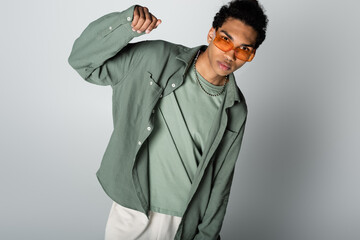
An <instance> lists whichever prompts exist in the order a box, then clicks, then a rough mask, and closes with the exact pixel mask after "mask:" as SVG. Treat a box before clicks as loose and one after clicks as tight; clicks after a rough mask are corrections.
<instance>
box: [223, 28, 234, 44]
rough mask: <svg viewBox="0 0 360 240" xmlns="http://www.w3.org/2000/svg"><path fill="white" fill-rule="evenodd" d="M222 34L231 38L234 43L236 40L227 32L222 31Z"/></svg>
mask: <svg viewBox="0 0 360 240" xmlns="http://www.w3.org/2000/svg"><path fill="white" fill-rule="evenodd" d="M220 32H222V33H224V34H225V35H226V36H227V37H228V38H230V39H231V40H232V41H234V38H233V37H232V36H231V35H230V34H229V33H228V32H227V31H225V30H220Z"/></svg>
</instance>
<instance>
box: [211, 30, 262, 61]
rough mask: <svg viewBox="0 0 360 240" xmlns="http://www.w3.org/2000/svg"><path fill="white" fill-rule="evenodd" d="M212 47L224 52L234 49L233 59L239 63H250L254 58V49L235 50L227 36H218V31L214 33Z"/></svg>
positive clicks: (240, 48)
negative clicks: (239, 61)
mask: <svg viewBox="0 0 360 240" xmlns="http://www.w3.org/2000/svg"><path fill="white" fill-rule="evenodd" d="M214 45H215V46H216V47H217V48H219V49H220V50H221V51H224V52H228V51H230V50H233V49H234V51H235V57H236V58H237V59H239V60H241V61H246V62H251V60H253V58H254V57H255V52H256V49H249V48H242V47H237V48H235V47H234V43H233V42H232V41H231V40H230V39H229V38H228V37H227V36H221V35H220V34H218V31H217V32H216V36H215V39H214Z"/></svg>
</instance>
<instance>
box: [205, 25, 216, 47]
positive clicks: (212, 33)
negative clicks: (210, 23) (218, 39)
mask: <svg viewBox="0 0 360 240" xmlns="http://www.w3.org/2000/svg"><path fill="white" fill-rule="evenodd" d="M214 38H215V28H213V27H212V28H210V30H209V33H208V35H207V42H208V43H210V42H211V41H212V40H214Z"/></svg>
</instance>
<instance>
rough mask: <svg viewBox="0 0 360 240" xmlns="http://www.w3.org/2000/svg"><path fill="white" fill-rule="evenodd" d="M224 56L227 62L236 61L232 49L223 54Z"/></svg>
mask: <svg viewBox="0 0 360 240" xmlns="http://www.w3.org/2000/svg"><path fill="white" fill-rule="evenodd" d="M225 56H226V58H227V59H228V60H232V61H235V60H236V57H235V51H234V49H232V50H230V51H227V52H225Z"/></svg>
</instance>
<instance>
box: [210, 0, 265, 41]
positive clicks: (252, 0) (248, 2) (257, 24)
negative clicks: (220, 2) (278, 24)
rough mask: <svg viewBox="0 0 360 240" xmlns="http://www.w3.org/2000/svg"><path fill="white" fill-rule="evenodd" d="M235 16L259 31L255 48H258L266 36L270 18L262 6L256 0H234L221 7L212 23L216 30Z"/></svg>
mask: <svg viewBox="0 0 360 240" xmlns="http://www.w3.org/2000/svg"><path fill="white" fill-rule="evenodd" d="M230 17H231V18H235V19H238V20H240V21H242V22H244V23H245V24H246V25H249V26H251V27H252V28H254V30H255V31H256V32H257V38H256V43H255V48H258V47H259V46H260V45H261V43H262V42H263V41H264V40H265V37H266V27H267V23H268V18H267V16H266V15H265V13H264V11H263V8H262V6H260V4H259V3H258V1H256V0H233V1H231V2H230V3H228V4H227V5H224V6H222V7H221V8H220V10H219V12H218V13H216V15H215V17H214V21H213V23H212V26H213V28H215V29H216V30H217V29H218V28H220V27H221V26H222V25H223V23H224V22H225V21H226V20H227V19H228V18H230Z"/></svg>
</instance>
